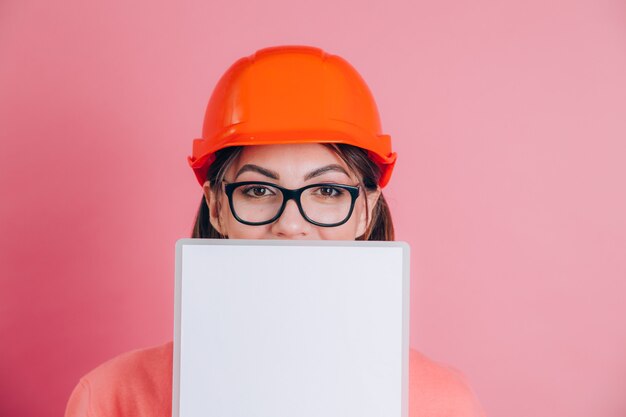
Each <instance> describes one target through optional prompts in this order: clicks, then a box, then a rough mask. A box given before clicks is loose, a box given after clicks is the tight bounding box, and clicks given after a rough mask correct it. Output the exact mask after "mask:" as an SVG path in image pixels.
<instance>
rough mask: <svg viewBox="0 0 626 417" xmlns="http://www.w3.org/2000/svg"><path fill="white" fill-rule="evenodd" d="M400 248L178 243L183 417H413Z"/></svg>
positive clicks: (179, 415)
mask: <svg viewBox="0 0 626 417" xmlns="http://www.w3.org/2000/svg"><path fill="white" fill-rule="evenodd" d="M408 265H409V253H408V245H407V244H406V243H403V242H346V241H308V242H302V241H298V242H296V241H284V240H283V241H268V240H218V239H215V240H214V239H181V240H179V241H178V242H177V245H176V317H175V319H176V321H175V338H174V339H175V340H174V341H175V343H174V383H173V390H174V392H173V415H174V417H407V416H408V347H409V343H408V329H409V324H408V317H409V268H408Z"/></svg>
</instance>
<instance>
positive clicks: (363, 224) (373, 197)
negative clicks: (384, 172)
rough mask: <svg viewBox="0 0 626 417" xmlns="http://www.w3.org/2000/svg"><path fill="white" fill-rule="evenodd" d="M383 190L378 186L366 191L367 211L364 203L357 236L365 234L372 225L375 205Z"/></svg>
mask: <svg viewBox="0 0 626 417" xmlns="http://www.w3.org/2000/svg"><path fill="white" fill-rule="evenodd" d="M381 192H382V190H381V189H380V187H377V188H376V190H373V191H366V192H365V197H366V198H367V213H366V210H365V204H364V205H363V211H362V212H361V216H360V217H359V225H358V227H357V233H356V236H355V238H357V237H361V236H363V235H364V234H365V231H366V230H367V228H368V227H369V226H370V223H371V222H372V214H373V213H374V207H376V203H378V199H379V198H380V194H381ZM366 214H367V216H366ZM368 220H369V222H368Z"/></svg>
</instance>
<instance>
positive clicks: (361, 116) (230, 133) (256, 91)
mask: <svg viewBox="0 0 626 417" xmlns="http://www.w3.org/2000/svg"><path fill="white" fill-rule="evenodd" d="M285 143H345V144H349V145H354V146H358V147H360V148H363V149H366V150H367V151H368V155H369V157H370V158H371V159H372V160H373V161H374V162H376V163H377V164H378V166H379V167H380V169H381V177H380V180H379V185H380V186H381V187H384V186H385V185H386V184H387V182H388V181H389V178H390V177H391V171H392V170H393V166H394V164H395V161H396V153H395V152H392V150H391V137H390V136H389V135H385V134H382V132H381V126H380V118H379V115H378V109H377V107H376V102H375V101H374V98H373V97H372V94H371V92H370V90H369V88H368V87H367V85H366V84H365V81H364V80H363V78H361V76H360V75H359V73H358V72H356V70H355V69H354V68H353V67H352V66H351V65H350V64H349V63H348V62H347V61H346V60H344V59H343V58H341V57H339V56H337V55H331V54H327V53H325V52H324V51H322V50H321V49H319V48H314V47H309V46H276V47H271V48H265V49H261V50H259V51H257V52H256V53H255V54H253V55H251V56H249V57H244V58H241V59H239V60H238V61H237V62H235V63H234V64H233V65H232V66H231V67H230V68H229V69H228V70H227V71H226V73H224V75H222V77H221V78H220V80H219V81H218V83H217V86H216V87H215V90H214V91H213V94H212V95H211V98H210V100H209V104H208V106H207V109H206V114H205V117H204V127H203V129H202V138H199V139H194V141H193V152H192V155H191V156H190V157H189V158H188V160H189V164H190V165H191V167H192V168H193V170H194V172H195V174H196V177H197V179H198V181H199V182H200V184H203V183H204V181H205V180H206V175H207V172H208V169H209V166H210V165H211V163H212V162H213V161H214V160H215V152H216V151H218V150H220V149H223V148H226V147H229V146H242V145H243V146H245V145H270V144H285Z"/></svg>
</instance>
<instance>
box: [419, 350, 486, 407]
mask: <svg viewBox="0 0 626 417" xmlns="http://www.w3.org/2000/svg"><path fill="white" fill-rule="evenodd" d="M409 387H410V388H409V410H410V411H409V415H410V416H411V417H422V416H428V417H431V416H433V417H434V416H438V417H439V416H441V417H443V416H457V417H484V411H483V409H482V407H481V405H480V403H479V401H478V399H477V398H476V395H475V393H474V392H473V390H472V389H471V387H470V385H469V383H468V382H467V379H466V377H465V375H464V374H463V373H462V372H461V371H459V370H458V369H456V368H454V367H452V366H450V365H447V364H444V363H441V362H437V361H434V360H432V359H430V358H429V357H427V356H426V355H424V354H423V353H421V352H418V351H416V350H413V349H411V350H410V351H409Z"/></svg>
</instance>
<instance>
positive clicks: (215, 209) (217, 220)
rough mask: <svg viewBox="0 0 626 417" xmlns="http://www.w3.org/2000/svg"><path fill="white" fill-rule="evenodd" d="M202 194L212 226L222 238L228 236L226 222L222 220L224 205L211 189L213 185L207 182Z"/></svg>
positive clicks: (203, 186)
mask: <svg viewBox="0 0 626 417" xmlns="http://www.w3.org/2000/svg"><path fill="white" fill-rule="evenodd" d="M202 192H203V193H204V201H205V202H206V205H207V207H208V208H209V221H210V222H211V226H213V228H214V229H215V230H217V232H218V233H219V234H221V235H222V236H228V235H227V233H226V227H225V226H224V224H225V222H224V221H223V218H222V204H220V201H219V199H218V198H217V195H216V194H215V192H213V190H212V189H211V183H210V182H209V181H205V182H204V184H203V185H202Z"/></svg>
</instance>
